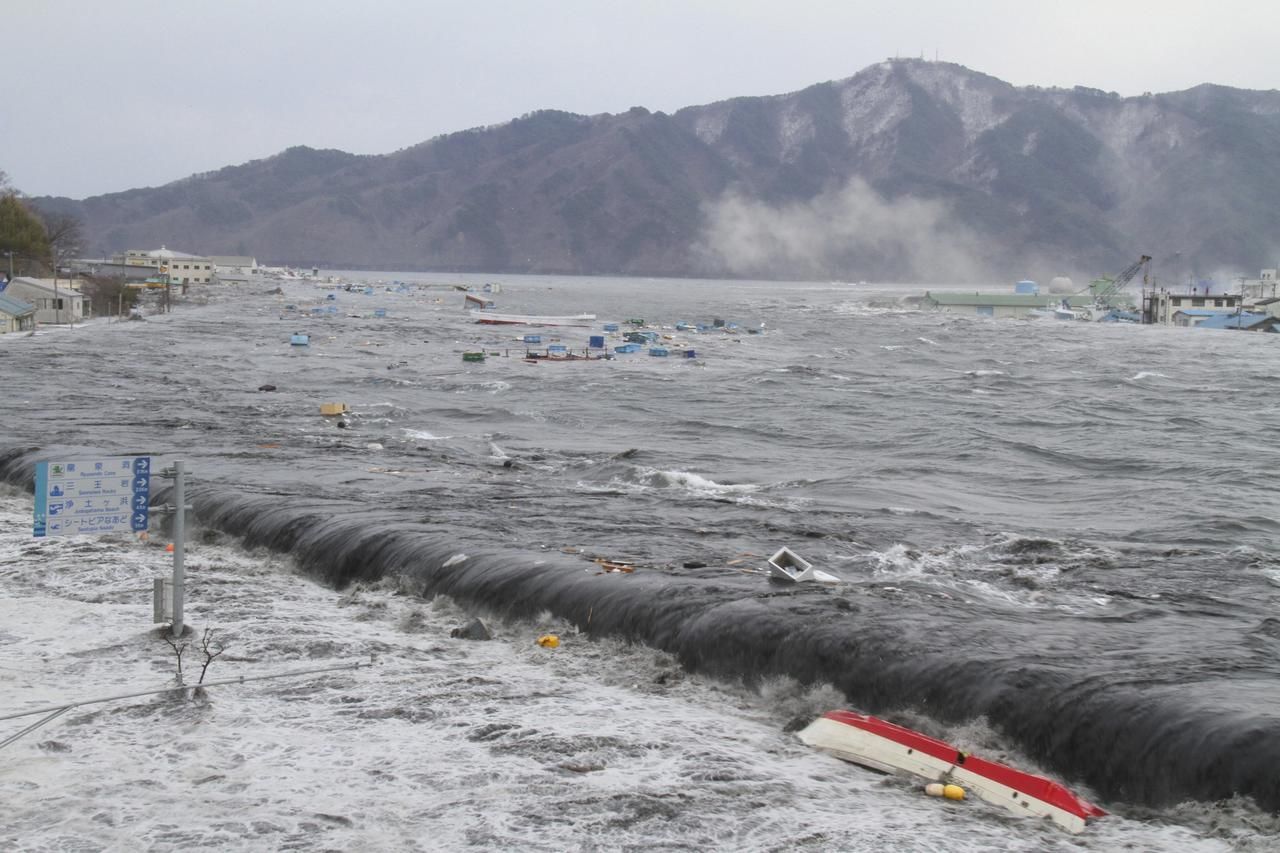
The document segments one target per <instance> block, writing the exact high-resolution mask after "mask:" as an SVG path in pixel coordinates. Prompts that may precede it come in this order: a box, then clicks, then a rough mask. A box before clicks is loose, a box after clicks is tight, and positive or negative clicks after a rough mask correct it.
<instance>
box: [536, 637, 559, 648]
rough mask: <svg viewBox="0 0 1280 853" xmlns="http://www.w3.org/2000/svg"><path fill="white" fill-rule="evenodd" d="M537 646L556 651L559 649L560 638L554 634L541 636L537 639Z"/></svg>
mask: <svg viewBox="0 0 1280 853" xmlns="http://www.w3.org/2000/svg"><path fill="white" fill-rule="evenodd" d="M538 645H540V646H542V647H543V648H544V649H556V648H559V647H560V638H559V637H557V636H556V635H555V634H543V635H542V636H541V637H539V638H538Z"/></svg>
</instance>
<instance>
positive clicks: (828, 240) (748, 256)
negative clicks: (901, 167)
mask: <svg viewBox="0 0 1280 853" xmlns="http://www.w3.org/2000/svg"><path fill="white" fill-rule="evenodd" d="M705 212H706V214H707V221H708V226H707V229H706V231H705V232H704V233H703V235H702V240H701V242H700V245H699V248H700V250H701V251H702V252H703V253H704V254H705V255H706V257H707V259H708V260H709V261H711V262H712V263H717V264H721V265H723V266H724V267H727V268H728V269H729V270H730V271H732V272H733V273H734V274H737V275H742V276H755V277H762V278H770V277H776V278H792V279H794V278H804V279H826V278H836V279H844V280H859V279H865V280H876V281H889V280H896V281H900V282H967V281H976V280H982V279H985V278H988V277H989V274H988V273H987V271H986V269H985V266H984V264H982V263H981V262H980V260H979V259H980V258H982V256H983V254H984V253H983V251H982V249H983V243H982V241H981V240H980V238H979V237H978V236H977V234H976V233H974V232H973V231H972V230H971V229H969V228H968V227H966V226H965V225H964V224H963V223H961V222H958V221H956V219H955V217H954V216H953V215H952V213H951V211H950V209H949V207H948V206H947V205H946V204H944V203H942V202H938V201H933V200H929V199H921V198H914V197H902V198H897V199H892V200H890V199H885V198H884V197H882V196H881V195H880V194H879V193H877V192H876V191H875V190H874V189H872V188H871V187H870V186H868V185H867V183H866V182H865V181H863V180H861V179H859V178H854V179H853V180H851V181H850V182H849V183H848V184H847V185H846V186H845V187H843V188H842V189H839V190H834V191H828V192H824V193H822V194H820V195H818V196H816V197H814V198H812V199H810V200H809V201H806V202H802V203H794V204H788V205H785V206H782V207H772V206H770V205H768V204H766V203H765V202H762V201H759V200H757V199H754V198H749V197H747V196H745V195H743V194H742V193H741V192H738V191H730V192H728V193H726V194H725V195H723V196H721V198H720V199H718V200H717V201H716V202H714V203H713V204H711V205H709V206H708V207H707V209H706V211H705Z"/></svg>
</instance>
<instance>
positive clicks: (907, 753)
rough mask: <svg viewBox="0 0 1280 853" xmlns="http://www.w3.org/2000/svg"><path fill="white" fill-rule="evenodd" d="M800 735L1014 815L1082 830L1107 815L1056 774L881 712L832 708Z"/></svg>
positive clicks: (827, 748) (852, 759)
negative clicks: (1000, 759)
mask: <svg viewBox="0 0 1280 853" xmlns="http://www.w3.org/2000/svg"><path fill="white" fill-rule="evenodd" d="M799 737H800V740H802V741H804V742H805V743H807V744H808V745H809V746H812V747H815V748H817V749H821V750H823V751H824V752H829V753H831V754H832V755H834V756H835V757H836V758H841V759H843V760H845V761H850V762H853V763H854V764H861V765H862V766H864V767H870V768H872V769H873V770H880V771H883V772H885V773H894V772H899V771H901V772H904V773H911V774H913V775H915V776H920V777H923V778H925V779H928V780H929V781H930V782H934V783H939V782H941V783H947V784H953V785H959V786H961V787H962V788H966V789H968V790H970V791H972V792H973V793H975V794H977V795H978V796H979V797H981V798H982V799H984V800H986V801H987V802H989V803H994V804H995V805H997V806H1000V807H1002V808H1006V809H1008V810H1009V811H1011V812H1013V813H1014V814H1017V815H1033V816H1035V817H1047V818H1049V819H1050V820H1052V821H1053V822H1054V823H1056V824H1057V825H1058V826H1061V827H1062V828H1063V829H1066V830H1067V831H1069V832H1082V831H1083V830H1084V828H1085V825H1086V824H1087V822H1088V821H1089V820H1090V819H1092V818H1099V817H1103V816H1105V815H1106V812H1105V811H1103V810H1102V809H1100V808H1098V807H1097V806H1095V805H1093V804H1092V803H1090V802H1087V801H1085V800H1082V799H1080V798H1079V797H1077V796H1076V795H1075V794H1073V793H1071V792H1070V791H1069V790H1067V789H1066V788H1065V787H1063V786H1062V785H1059V784H1058V783H1057V782H1054V781H1053V780H1052V779H1046V778H1045V777H1043V776H1036V775H1034V774H1032V773H1024V772H1023V771H1021V770H1015V769H1014V768H1012V767H1009V766H1007V765H1004V764H997V763H996V762H994V761H987V760H985V759H982V758H978V757H977V756H976V755H970V754H969V753H967V752H963V751H961V750H958V749H956V748H955V747H954V746H952V745H951V744H949V743H947V742H945V741H941V740H937V739H936V738H931V737H929V736H928V735H923V734H921V733H920V732H917V731H912V730H911V729H907V728H903V727H902V726H899V725H895V724H893V723H890V722H888V721H887V720H881V719H879V718H878V717H871V716H867V715H865V714H858V713H855V712H853V711H828V712H827V713H825V714H823V715H822V716H821V717H819V718H818V719H816V720H814V721H813V722H812V723H810V724H809V725H808V726H807V727H805V728H804V729H803V730H802V731H801V732H800V733H799Z"/></svg>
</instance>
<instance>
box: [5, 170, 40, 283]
mask: <svg viewBox="0 0 1280 853" xmlns="http://www.w3.org/2000/svg"><path fill="white" fill-rule="evenodd" d="M0 255H3V256H5V258H4V260H5V262H6V265H5V267H4V270H5V272H6V273H7V272H8V270H9V265H10V262H11V263H12V267H13V273H14V275H23V274H25V273H26V272H28V271H29V270H30V269H31V268H32V267H33V266H38V265H40V264H42V263H44V262H45V261H47V260H49V259H50V252H49V240H48V237H47V236H46V232H45V226H44V223H43V222H41V221H40V217H38V216H36V215H35V214H34V213H32V212H31V210H29V209H28V208H27V206H26V205H25V204H23V203H22V200H21V199H19V198H18V196H17V194H16V193H14V192H12V191H9V192H5V193H3V194H0Z"/></svg>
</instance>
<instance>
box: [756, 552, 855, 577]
mask: <svg viewBox="0 0 1280 853" xmlns="http://www.w3.org/2000/svg"><path fill="white" fill-rule="evenodd" d="M769 577H771V578H775V579H776V580H780V581H786V582H787V583H803V582H805V581H815V582H817V583H843V581H842V580H841V579H840V578H838V577H836V576H835V575H833V574H828V573H827V572H824V571H820V570H818V569H815V568H814V567H813V564H811V563H810V562H809V561H808V560H806V559H805V558H804V557H801V556H800V555H799V554H797V553H796V552H795V551H792V550H791V549H790V548H787V547H786V546H783V547H781V548H779V549H778V550H777V552H776V553H775V554H774V555H773V556H772V557H770V558H769Z"/></svg>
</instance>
